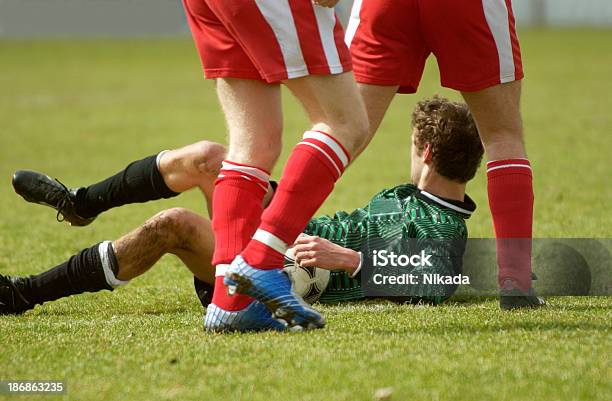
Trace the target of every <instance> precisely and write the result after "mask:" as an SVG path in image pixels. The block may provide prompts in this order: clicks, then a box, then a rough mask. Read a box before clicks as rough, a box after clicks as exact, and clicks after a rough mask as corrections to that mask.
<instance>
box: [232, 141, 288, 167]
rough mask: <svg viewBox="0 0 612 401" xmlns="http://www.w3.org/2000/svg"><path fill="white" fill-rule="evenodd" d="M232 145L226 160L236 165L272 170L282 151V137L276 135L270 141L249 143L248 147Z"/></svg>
mask: <svg viewBox="0 0 612 401" xmlns="http://www.w3.org/2000/svg"><path fill="white" fill-rule="evenodd" d="M241 145H244V144H234V145H233V146H230V151H229V154H228V159H229V160H231V161H233V162H236V163H244V164H248V165H251V166H256V167H259V168H262V169H264V170H272V168H273V167H274V165H275V164H276V162H277V161H278V158H279V157H280V154H281V151H282V147H283V144H282V136H281V135H276V136H274V137H271V139H269V140H266V139H263V140H257V138H255V139H253V140H251V141H250V143H249V144H248V146H241Z"/></svg>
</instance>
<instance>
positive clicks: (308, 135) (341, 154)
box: [303, 131, 349, 168]
mask: <svg viewBox="0 0 612 401" xmlns="http://www.w3.org/2000/svg"><path fill="white" fill-rule="evenodd" d="M303 138H304V139H316V140H317V141H320V142H323V143H324V144H326V145H327V146H329V147H330V148H331V150H333V151H334V153H335V154H336V156H338V159H340V161H341V162H342V167H344V168H346V166H347V165H348V162H349V159H348V156H347V154H346V152H345V151H344V149H342V146H340V144H339V143H338V142H337V141H336V140H335V139H334V138H332V137H330V136H329V135H325V134H323V133H321V132H317V131H306V132H304V137H303Z"/></svg>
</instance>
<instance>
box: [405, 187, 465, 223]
mask: <svg viewBox="0 0 612 401" xmlns="http://www.w3.org/2000/svg"><path fill="white" fill-rule="evenodd" d="M416 197H417V198H419V199H422V200H424V201H425V202H427V203H431V204H435V205H438V206H442V207H444V208H446V209H450V210H454V211H455V212H458V213H460V214H461V215H462V216H463V217H464V218H466V219H467V218H469V217H470V216H471V215H472V213H474V210H476V203H474V201H473V200H472V198H470V197H469V196H468V195H467V194H466V195H465V198H464V199H463V202H461V201H458V200H454V199H448V198H443V197H441V196H436V195H434V194H432V193H429V192H427V191H421V190H420V189H417V191H416Z"/></svg>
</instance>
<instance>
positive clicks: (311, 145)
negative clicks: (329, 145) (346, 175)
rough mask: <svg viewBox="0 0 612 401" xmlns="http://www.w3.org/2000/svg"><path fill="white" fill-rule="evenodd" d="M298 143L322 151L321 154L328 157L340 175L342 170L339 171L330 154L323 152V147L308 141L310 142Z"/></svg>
mask: <svg viewBox="0 0 612 401" xmlns="http://www.w3.org/2000/svg"><path fill="white" fill-rule="evenodd" d="M298 145H307V146H310V147H313V148H315V149H317V150H318V151H319V152H321V153H323V155H324V156H325V157H327V158H328V159H329V162H330V163H331V164H332V166H334V168H335V169H336V171H337V172H338V176H341V175H342V171H340V169H339V168H338V165H337V164H336V162H335V161H334V159H332V158H331V156H330V155H328V154H327V152H325V151H324V150H323V149H321V147H319V146H317V145H315V144H314V143H310V142H300V143H298Z"/></svg>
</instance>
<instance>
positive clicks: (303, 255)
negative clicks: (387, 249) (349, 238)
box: [293, 235, 360, 273]
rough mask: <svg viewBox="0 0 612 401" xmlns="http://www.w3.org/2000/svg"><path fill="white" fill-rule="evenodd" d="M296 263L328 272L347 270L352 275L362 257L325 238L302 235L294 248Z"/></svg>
mask: <svg viewBox="0 0 612 401" xmlns="http://www.w3.org/2000/svg"><path fill="white" fill-rule="evenodd" d="M293 248H294V251H295V262H296V263H297V264H299V265H300V266H304V267H309V266H313V267H320V268H321V269H326V270H338V269H340V270H345V271H346V272H348V273H352V272H353V271H355V269H356V268H357V267H358V266H359V262H360V256H359V253H358V252H355V251H353V250H352V249H347V248H343V247H341V246H340V245H336V244H334V243H333V242H331V241H328V240H326V239H325V238H321V237H316V236H311V235H301V236H299V237H298V239H297V240H296V241H295V244H294V246H293Z"/></svg>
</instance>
